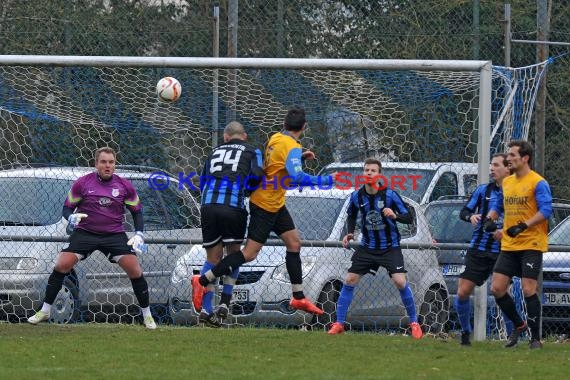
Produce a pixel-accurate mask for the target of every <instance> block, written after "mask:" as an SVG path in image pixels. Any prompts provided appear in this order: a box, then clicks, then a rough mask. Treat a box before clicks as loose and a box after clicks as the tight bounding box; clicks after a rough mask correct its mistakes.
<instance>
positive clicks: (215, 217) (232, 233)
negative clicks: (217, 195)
mask: <svg viewBox="0 0 570 380" xmlns="http://www.w3.org/2000/svg"><path fill="white" fill-rule="evenodd" d="M200 215H201V217H200V219H201V223H202V239H203V241H204V242H203V243H202V246H203V247H204V248H211V247H213V246H215V245H216V244H218V243H219V242H220V241H222V242H223V243H224V244H231V243H241V242H242V241H243V239H244V237H245V230H246V228H247V211H246V210H245V209H242V208H238V207H230V206H224V205H207V206H202V207H201V208H200Z"/></svg>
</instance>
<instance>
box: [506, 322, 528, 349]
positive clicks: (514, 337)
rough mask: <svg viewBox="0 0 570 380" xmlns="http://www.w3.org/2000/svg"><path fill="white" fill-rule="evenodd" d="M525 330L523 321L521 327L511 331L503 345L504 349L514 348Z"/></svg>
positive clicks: (525, 326)
mask: <svg viewBox="0 0 570 380" xmlns="http://www.w3.org/2000/svg"><path fill="white" fill-rule="evenodd" d="M526 329H527V325H526V322H525V321H523V324H522V325H521V326H519V327H517V328H515V329H513V331H512V332H511V335H509V338H508V339H507V344H505V347H507V348H509V347H514V346H516V345H517V343H518V341H519V337H520V335H521V334H522V333H523V332H525V331H526Z"/></svg>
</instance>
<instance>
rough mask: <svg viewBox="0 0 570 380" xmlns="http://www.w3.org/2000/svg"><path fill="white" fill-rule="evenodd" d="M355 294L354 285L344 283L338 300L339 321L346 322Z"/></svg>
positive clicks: (337, 312) (337, 315)
mask: <svg viewBox="0 0 570 380" xmlns="http://www.w3.org/2000/svg"><path fill="white" fill-rule="evenodd" d="M353 295H354V286H350V285H346V284H343V285H342V289H341V290H340V296H338V302H337V303H336V321H337V322H338V323H344V322H345V321H346V314H347V313H348V307H349V306H350V303H351V302H352V297H353Z"/></svg>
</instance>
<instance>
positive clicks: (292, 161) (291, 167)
mask: <svg viewBox="0 0 570 380" xmlns="http://www.w3.org/2000/svg"><path fill="white" fill-rule="evenodd" d="M301 155H302V150H301V148H293V149H291V150H290V151H289V154H288V155H287V159H286V160H285V169H286V170H287V174H288V175H289V176H290V177H291V178H292V179H293V182H294V183H296V184H313V185H323V186H329V185H332V183H333V177H332V176H331V175H326V176H316V175H310V174H307V173H305V172H304V171H303V166H302V164H301V163H302V160H301Z"/></svg>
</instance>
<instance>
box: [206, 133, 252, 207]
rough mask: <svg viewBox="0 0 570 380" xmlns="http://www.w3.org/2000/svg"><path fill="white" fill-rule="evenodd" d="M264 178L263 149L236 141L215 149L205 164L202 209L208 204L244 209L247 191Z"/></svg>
mask: <svg viewBox="0 0 570 380" xmlns="http://www.w3.org/2000/svg"><path fill="white" fill-rule="evenodd" d="M262 176H263V169H262V155H261V150H260V149H256V148H254V147H253V146H251V145H250V144H248V143H246V142H244V141H242V140H239V139H233V140H230V141H228V142H227V143H224V144H222V145H220V146H218V147H216V148H214V151H213V152H212V154H211V155H210V157H208V159H207V160H206V162H205V163H204V169H203V170H202V176H201V178H200V189H201V190H202V206H204V205H208V204H218V205H226V206H230V207H238V208H244V207H245V206H244V198H245V196H246V194H247V193H248V189H249V190H252V189H253V188H254V187H255V186H257V184H258V183H259V181H260V180H261V177H262Z"/></svg>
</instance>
